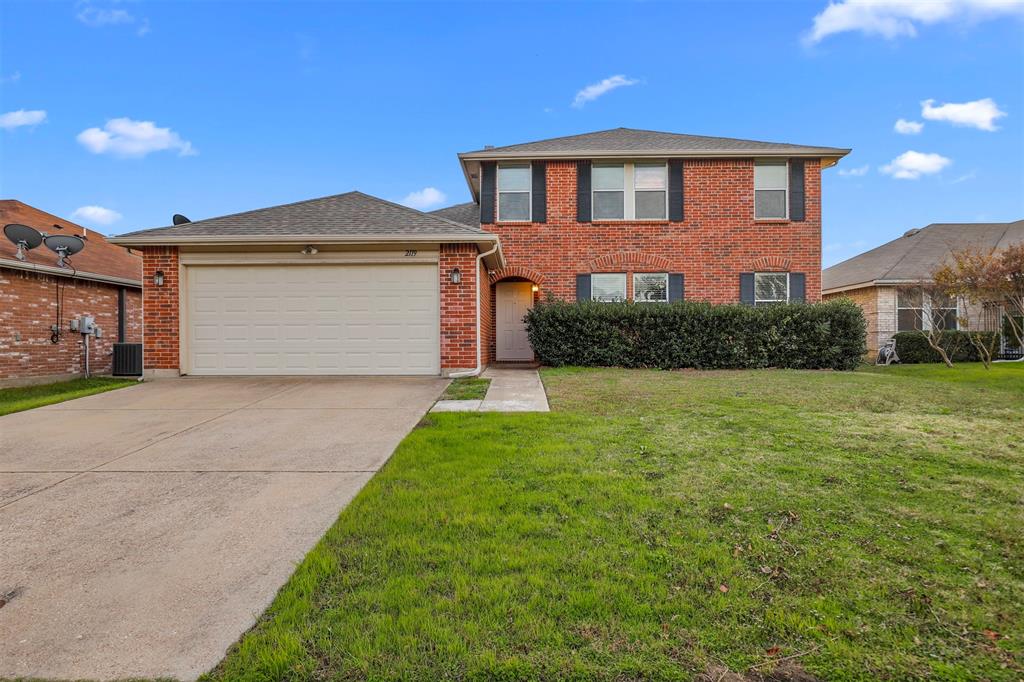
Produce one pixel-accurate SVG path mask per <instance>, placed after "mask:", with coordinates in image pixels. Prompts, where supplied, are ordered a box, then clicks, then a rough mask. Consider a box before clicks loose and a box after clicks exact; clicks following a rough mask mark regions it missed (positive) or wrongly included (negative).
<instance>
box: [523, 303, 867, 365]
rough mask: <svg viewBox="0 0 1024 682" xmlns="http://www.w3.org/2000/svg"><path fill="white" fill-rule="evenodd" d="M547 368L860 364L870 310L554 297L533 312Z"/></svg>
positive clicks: (532, 332) (535, 339)
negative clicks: (866, 314)
mask: <svg viewBox="0 0 1024 682" xmlns="http://www.w3.org/2000/svg"><path fill="white" fill-rule="evenodd" d="M526 327H527V332H528V334H529V337H530V343H531V345H532V346H533V350H534V352H535V353H536V354H537V357H538V359H539V360H540V361H541V362H543V363H544V364H546V365H552V366H560V365H583V366H605V367H610V366H619V367H657V368H661V369H675V368H680V367H693V368H698V369H742V368H754V367H789V368H800V369H824V368H828V369H841V370H849V369H853V368H855V367H856V366H857V364H858V363H859V362H861V360H862V359H863V356H864V354H865V353H866V352H867V347H866V345H865V329H866V325H865V322H864V315H863V313H862V312H861V309H860V308H859V307H858V306H857V305H856V304H854V303H852V302H850V301H847V300H839V301H830V302H827V303H815V304H804V303H791V304H785V305H774V306H763V307H753V306H748V305H712V304H709V303H696V302H689V301H681V302H678V303H672V304H667V305H665V304H651V303H647V304H643V303H597V302H590V301H585V302H576V303H568V302H564V301H549V302H542V303H538V304H537V305H536V306H534V307H533V309H532V310H530V312H529V313H527V315H526Z"/></svg>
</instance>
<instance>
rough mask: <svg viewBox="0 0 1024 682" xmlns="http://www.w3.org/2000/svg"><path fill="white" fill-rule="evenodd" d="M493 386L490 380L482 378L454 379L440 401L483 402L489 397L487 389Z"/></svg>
mask: <svg viewBox="0 0 1024 682" xmlns="http://www.w3.org/2000/svg"><path fill="white" fill-rule="evenodd" d="M490 385H491V380H490V379H481V378H480V377H463V378H462V379H453V380H452V382H451V383H450V384H448V388H446V389H444V393H443V394H442V395H441V397H440V398H439V400H483V399H484V396H485V395H487V387H488V386H490Z"/></svg>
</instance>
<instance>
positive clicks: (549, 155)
mask: <svg viewBox="0 0 1024 682" xmlns="http://www.w3.org/2000/svg"><path fill="white" fill-rule="evenodd" d="M850 151H851V150H850V149H839V148H834V147H809V148H806V149H800V150H793V149H790V150H765V149H730V150H719V151H716V150H706V149H704V150H695V149H685V150H684V149H677V150H672V149H658V150H648V151H627V150H612V149H596V150H585V149H577V150H572V151H564V152H543V151H532V152H531V151H511V152H502V151H498V150H493V149H486V150H482V151H475V152H462V153H461V154H459V159H460V160H461V161H463V162H465V161H501V160H503V159H664V158H746V159H749V158H751V157H776V156H778V157H787V158H794V157H795V158H814V159H817V158H825V157H827V158H834V159H837V160H838V159H841V158H842V157H844V156H846V155H847V154H849V153H850ZM463 167H465V166H463Z"/></svg>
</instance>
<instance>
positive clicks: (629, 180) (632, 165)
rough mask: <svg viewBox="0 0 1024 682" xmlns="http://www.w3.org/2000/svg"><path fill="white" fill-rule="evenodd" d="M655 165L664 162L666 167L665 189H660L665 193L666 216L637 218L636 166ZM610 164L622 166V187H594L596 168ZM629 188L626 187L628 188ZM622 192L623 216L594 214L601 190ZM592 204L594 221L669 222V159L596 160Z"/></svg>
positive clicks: (591, 190)
mask: <svg viewBox="0 0 1024 682" xmlns="http://www.w3.org/2000/svg"><path fill="white" fill-rule="evenodd" d="M637 164H639V165H641V166H654V165H659V164H662V165H664V167H665V189H663V190H660V191H662V192H664V193H665V217H664V218H637V217H636V193H637V188H636V166H637ZM602 166H604V167H608V166H622V189H621V190H617V189H594V169H595V168H600V167H602ZM627 187H628V188H629V189H626V188H627ZM619 191H621V192H622V217H621V218H598V217H597V216H595V215H593V210H594V209H593V207H594V206H596V205H597V204H596V202H595V201H594V195H596V194H598V193H599V192H619ZM640 191H641V192H644V191H647V192H654V191H659V190H640ZM590 206H591V219H592V221H593V222H598V223H604V222H618V223H623V222H628V221H641V222H659V223H660V222H668V161H623V162H621V163H606V162H595V163H592V164H591V165H590Z"/></svg>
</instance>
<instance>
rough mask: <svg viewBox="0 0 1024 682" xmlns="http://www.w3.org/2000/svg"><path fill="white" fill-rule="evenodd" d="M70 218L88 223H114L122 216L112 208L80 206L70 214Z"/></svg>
mask: <svg viewBox="0 0 1024 682" xmlns="http://www.w3.org/2000/svg"><path fill="white" fill-rule="evenodd" d="M71 218H72V219H73V220H78V221H81V222H83V223H89V224H90V225H110V224H111V223H116V222H117V221H118V220H120V219H121V218H122V216H121V214H120V213H118V212H117V211H115V210H114V209H112V208H104V207H102V206H80V207H78V208H76V209H75V211H74V213H72V214H71Z"/></svg>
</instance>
